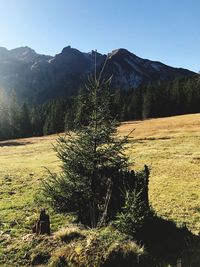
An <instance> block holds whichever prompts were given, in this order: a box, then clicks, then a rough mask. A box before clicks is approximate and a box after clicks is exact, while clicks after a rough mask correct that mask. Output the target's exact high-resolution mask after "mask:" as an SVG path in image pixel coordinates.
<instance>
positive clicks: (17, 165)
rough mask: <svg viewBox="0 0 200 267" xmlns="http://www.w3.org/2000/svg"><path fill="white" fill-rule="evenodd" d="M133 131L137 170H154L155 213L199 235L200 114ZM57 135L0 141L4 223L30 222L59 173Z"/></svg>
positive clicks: (135, 125) (128, 126) (143, 124)
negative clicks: (38, 197) (38, 198)
mask: <svg viewBox="0 0 200 267" xmlns="http://www.w3.org/2000/svg"><path fill="white" fill-rule="evenodd" d="M132 129H135V131H134V132H133V133H132V137H133V138H132V139H131V142H130V143H129V145H128V149H127V153H128V154H129V155H130V159H131V161H134V167H133V168H135V169H140V168H142V166H143V165H144V164H147V165H149V166H150V167H151V177H150V201H151V204H152V206H153V208H154V209H155V211H156V212H157V213H158V214H159V215H161V216H163V217H165V218H168V219H173V220H174V221H176V222H177V224H181V223H184V222H185V223H187V226H188V227H189V228H190V229H191V230H192V231H193V232H195V233H197V232H199V231H200V182H199V181H200V114H194V115H184V116H176V117H170V118H162V119H152V120H146V121H135V122H128V123H123V124H122V125H121V126H120V127H119V134H120V135H126V134H128V133H129V132H130V131H131V130H132ZM56 138H57V135H52V136H48V137H39V138H28V139H20V140H12V141H7V142H0V185H1V187H0V218H1V221H2V222H3V223H4V224H6V223H8V224H9V225H11V224H12V223H13V222H15V223H16V222H19V223H20V222H21V220H26V219H27V218H28V216H30V214H31V209H33V207H34V203H33V195H34V194H35V191H36V189H37V188H38V185H39V183H40V181H41V180H42V179H44V178H45V177H46V175H47V171H46V170H45V167H48V168H49V169H50V170H51V171H53V172H57V171H59V164H60V162H59V160H58V159H57V157H56V155H55V152H54V151H53V149H52V144H55V142H56Z"/></svg>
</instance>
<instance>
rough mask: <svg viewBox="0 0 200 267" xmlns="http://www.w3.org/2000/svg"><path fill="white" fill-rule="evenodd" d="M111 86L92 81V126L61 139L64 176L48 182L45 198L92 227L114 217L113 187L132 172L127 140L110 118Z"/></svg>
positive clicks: (59, 149)
mask: <svg viewBox="0 0 200 267" xmlns="http://www.w3.org/2000/svg"><path fill="white" fill-rule="evenodd" d="M109 83H110V80H106V81H101V80H100V78H98V79H97V78H94V79H89V82H88V85H87V86H86V88H87V91H88V97H87V107H88V113H87V114H86V118H85V119H86V120H87V121H88V125H79V128H77V129H76V132H75V133H73V134H72V133H70V132H69V133H67V134H66V136H64V137H60V138H59V139H58V145H57V147H56V151H57V153H58V157H59V158H60V159H61V160H62V169H63V172H62V174H61V175H54V174H51V175H50V178H49V179H48V180H47V181H45V182H44V194H45V196H46V197H47V199H48V200H49V202H50V204H51V205H52V206H53V207H54V208H56V209H57V210H59V211H64V212H70V211H71V212H76V213H77V215H78V219H79V220H80V221H81V222H82V223H85V224H88V225H90V226H92V227H96V226H97V225H102V224H103V223H104V222H105V221H106V220H107V219H108V218H109V217H110V213H111V211H110V210H109V201H110V198H111V195H112V187H113V186H114V184H115V181H117V176H118V174H119V172H120V171H122V170H126V169H127V168H128V161H127V157H126V156H125V155H124V153H123V151H124V147H123V145H124V143H125V142H126V138H124V139H122V140H121V139H118V138H117V136H116V127H117V123H116V121H114V120H113V119H112V118H111V115H110V110H109V106H110V92H109Z"/></svg>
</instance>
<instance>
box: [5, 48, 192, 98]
mask: <svg viewBox="0 0 200 267" xmlns="http://www.w3.org/2000/svg"><path fill="white" fill-rule="evenodd" d="M95 54H96V55H95ZM95 57H96V60H95ZM105 60H106V55H102V54H99V53H95V52H94V51H92V52H90V53H82V52H80V51H79V50H77V49H74V48H71V47H70V46H68V47H65V48H64V49H63V50H62V52H61V53H60V54H57V55H55V56H54V57H52V56H46V55H40V54H37V53H36V52H35V51H34V50H32V49H31V48H29V47H20V48H16V49H12V50H7V49H6V48H1V47H0V88H4V89H5V90H6V91H7V92H8V93H9V92H12V91H13V90H15V92H16V93H17V95H18V96H19V98H21V99H23V100H24V99H27V100H29V101H30V102H43V101H45V100H46V99H49V98H54V97H61V96H70V95H73V94H75V93H76V92H77V90H78V89H79V87H80V86H81V84H82V83H83V82H84V80H85V79H86V78H87V76H88V75H89V74H90V73H94V67H95V61H96V66H97V70H98V69H100V68H101V67H102V66H103V64H104V62H105ZM105 73H106V75H107V76H111V75H113V79H112V86H113V88H121V89H124V90H128V89H131V88H137V87H138V86H139V85H141V84H147V83H156V82H159V81H168V80H173V79H175V78H181V77H185V76H191V75H194V74H195V73H194V72H191V71H189V70H185V69H181V68H179V69H178V68H172V67H169V66H167V65H164V64H162V63H160V62H156V61H150V60H147V59H142V58H139V57H137V56H136V55H134V54H132V53H130V52H129V51H128V50H125V49H117V50H114V51H112V52H111V53H109V54H108V59H107V64H106V68H105Z"/></svg>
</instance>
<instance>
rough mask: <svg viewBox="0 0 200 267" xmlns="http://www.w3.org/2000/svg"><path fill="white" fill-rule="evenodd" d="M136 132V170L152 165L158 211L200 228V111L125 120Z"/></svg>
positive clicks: (152, 192)
mask: <svg viewBox="0 0 200 267" xmlns="http://www.w3.org/2000/svg"><path fill="white" fill-rule="evenodd" d="M134 128H135V131H134V132H133V134H132V135H131V136H132V137H133V139H132V141H131V143H130V144H129V148H128V154H129V155H130V158H131V160H132V161H134V162H135V164H134V165H135V166H134V168H135V169H139V168H141V167H142V165H144V164H147V165H149V166H150V167H151V177H150V201H151V204H152V206H153V208H154V209H155V211H156V212H157V213H158V214H159V215H161V216H163V217H165V218H168V219H172V220H174V221H176V222H177V224H182V223H186V224H187V226H188V227H189V228H190V229H191V230H192V231H193V232H195V233H198V232H199V231H200V114H194V115H193V114H192V115H184V116H175V117H169V118H161V119H151V120H146V121H137V122H129V123H123V124H122V126H121V127H120V128H119V132H120V134H127V133H128V132H130V130H132V129H134Z"/></svg>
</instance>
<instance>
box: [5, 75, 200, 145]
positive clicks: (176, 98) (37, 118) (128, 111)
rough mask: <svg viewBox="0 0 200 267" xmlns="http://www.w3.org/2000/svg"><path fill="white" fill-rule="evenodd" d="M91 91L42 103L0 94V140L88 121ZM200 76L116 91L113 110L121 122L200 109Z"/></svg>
mask: <svg viewBox="0 0 200 267" xmlns="http://www.w3.org/2000/svg"><path fill="white" fill-rule="evenodd" d="M87 97H88V92H87V90H85V89H80V90H79V94H78V95H77V96H76V97H68V98H62V99H61V98H57V99H54V100H50V101H47V102H45V103H44V104H40V105H29V104H28V102H24V103H21V102H20V101H19V99H18V97H17V96H16V94H15V93H14V92H13V93H12V94H11V95H10V96H9V97H8V95H7V94H6V92H5V91H4V92H2V93H1V97H0V140H5V139H11V138H19V137H30V136H42V135H47V134H53V133H60V132H63V131H64V130H67V129H73V128H74V127H77V126H78V125H79V124H87V121H86V114H87V110H88V107H87V104H86V103H87ZM199 103H200V78H199V76H195V77H191V78H183V79H177V80H175V81H172V82H168V83H159V84H156V85H148V86H142V87H139V88H137V89H134V90H129V91H124V90H117V91H113V93H112V95H111V106H110V109H111V112H112V115H113V116H114V117H116V118H117V119H118V120H119V121H127V120H138V119H139V120H140V119H147V118H156V117H166V116H172V115H180V114H188V113H198V112H200V105H199Z"/></svg>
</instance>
